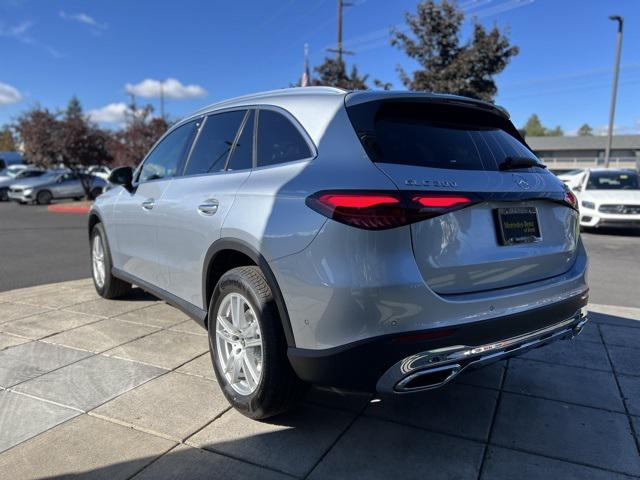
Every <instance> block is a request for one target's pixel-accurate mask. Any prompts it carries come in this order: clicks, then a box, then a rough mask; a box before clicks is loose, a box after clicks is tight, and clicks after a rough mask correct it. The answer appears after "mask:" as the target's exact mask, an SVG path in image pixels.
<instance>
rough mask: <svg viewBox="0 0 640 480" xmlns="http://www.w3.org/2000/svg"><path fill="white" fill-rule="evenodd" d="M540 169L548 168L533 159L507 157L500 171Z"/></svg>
mask: <svg viewBox="0 0 640 480" xmlns="http://www.w3.org/2000/svg"><path fill="white" fill-rule="evenodd" d="M528 167H540V168H547V166H546V165H545V164H544V163H541V162H539V161H538V160H536V159H535V158H531V157H506V158H505V159H504V160H503V161H502V162H501V163H500V164H499V165H498V168H499V169H500V170H513V169H516V168H528Z"/></svg>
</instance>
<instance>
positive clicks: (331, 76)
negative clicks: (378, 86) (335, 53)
mask: <svg viewBox="0 0 640 480" xmlns="http://www.w3.org/2000/svg"><path fill="white" fill-rule="evenodd" d="M313 70H314V71H315V72H316V73H317V74H318V76H317V77H313V78H312V79H311V85H325V86H330V87H338V88H344V89H345V90H366V89H367V88H368V87H367V79H368V78H369V75H360V74H359V73H358V67H356V66H355V65H352V66H351V72H347V66H346V64H345V62H344V60H337V59H334V58H329V57H327V58H325V59H324V62H322V63H321V64H320V65H318V66H317V67H315V68H314V69H313Z"/></svg>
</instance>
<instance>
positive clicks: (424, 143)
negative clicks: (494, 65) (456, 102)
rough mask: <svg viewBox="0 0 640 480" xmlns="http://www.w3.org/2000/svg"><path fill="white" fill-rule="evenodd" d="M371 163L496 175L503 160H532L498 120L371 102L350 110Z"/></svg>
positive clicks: (461, 110) (460, 110)
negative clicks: (473, 171) (488, 172)
mask: <svg viewBox="0 0 640 480" xmlns="http://www.w3.org/2000/svg"><path fill="white" fill-rule="evenodd" d="M348 112H349V118H350V119H351V122H352V123H353V126H354V128H355V129H356V132H357V134H358V137H359V138H360V140H361V142H362V144H363V146H364V147H365V150H366V151H367V153H368V154H369V157H370V158H371V159H372V160H373V161H374V162H383V163H398V164H403V165H416V166H423V167H433V168H448V169H459V170H497V169H498V165H499V164H500V163H501V162H503V161H504V160H505V159H506V158H507V157H528V158H532V159H536V157H535V155H534V154H533V153H532V152H531V151H530V150H529V149H528V148H527V147H526V146H525V145H524V144H523V143H522V141H520V140H519V139H518V138H517V132H516V130H515V128H514V127H513V125H512V124H511V123H510V122H509V121H508V120H507V119H505V118H502V117H500V116H499V115H496V114H493V113H490V112H486V111H476V109H473V108H465V107H458V106H452V105H438V104H429V103H417V102H369V103H364V104H360V105H355V106H352V107H349V108H348Z"/></svg>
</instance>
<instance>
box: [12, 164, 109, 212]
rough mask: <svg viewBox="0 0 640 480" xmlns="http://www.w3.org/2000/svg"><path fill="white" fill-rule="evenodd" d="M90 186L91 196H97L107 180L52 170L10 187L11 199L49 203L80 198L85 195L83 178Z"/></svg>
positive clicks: (40, 203) (67, 171)
mask: <svg viewBox="0 0 640 480" xmlns="http://www.w3.org/2000/svg"><path fill="white" fill-rule="evenodd" d="M81 177H84V181H85V182H87V185H88V186H89V192H90V196H91V197H92V198H96V197H97V196H98V195H100V194H101V193H102V191H103V190H104V188H105V186H106V185H107V182H106V181H105V180H103V179H102V178H99V177H94V176H92V175H86V174H82V173H74V172H71V171H69V170H51V171H48V172H47V173H45V174H44V175H41V176H39V177H36V178H27V179H24V180H21V181H19V182H15V183H13V184H12V185H11V186H10V187H9V194H8V197H9V200H13V201H15V202H19V203H31V202H35V203H38V204H39V205H47V204H49V203H51V201H52V200H59V199H63V198H75V199H80V198H82V197H84V196H85V190H84V187H83V186H82V181H83V179H82V178H81Z"/></svg>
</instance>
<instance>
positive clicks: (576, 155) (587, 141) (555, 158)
mask: <svg viewBox="0 0 640 480" xmlns="http://www.w3.org/2000/svg"><path fill="white" fill-rule="evenodd" d="M526 140H527V143H528V144H529V146H530V147H531V149H532V150H533V151H534V152H535V153H536V155H538V157H540V159H542V161H543V162H544V163H545V164H546V165H547V166H548V167H549V168H550V169H551V170H554V171H566V170H573V169H576V168H595V167H599V166H604V152H605V149H606V148H607V137H606V136H604V135H597V136H595V135H594V136H585V137H527V138H526ZM609 165H610V166H611V167H614V168H638V167H639V165H640V135H614V136H613V143H612V147H611V155H610V162H609Z"/></svg>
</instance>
